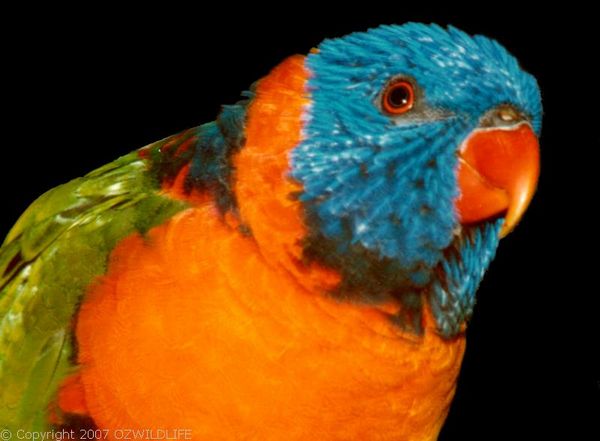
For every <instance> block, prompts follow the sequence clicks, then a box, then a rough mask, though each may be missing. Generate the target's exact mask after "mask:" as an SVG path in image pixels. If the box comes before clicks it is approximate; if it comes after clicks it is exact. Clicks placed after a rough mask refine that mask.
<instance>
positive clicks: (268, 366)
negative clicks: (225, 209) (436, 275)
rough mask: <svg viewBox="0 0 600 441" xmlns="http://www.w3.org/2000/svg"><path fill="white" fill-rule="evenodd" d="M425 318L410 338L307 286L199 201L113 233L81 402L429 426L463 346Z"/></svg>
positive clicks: (279, 433)
mask: <svg viewBox="0 0 600 441" xmlns="http://www.w3.org/2000/svg"><path fill="white" fill-rule="evenodd" d="M428 321H430V320H429V319H428ZM432 326H433V324H432V323H428V330H427V332H426V333H425V336H424V337H423V338H422V339H415V338H414V337H411V336H406V335H403V334H401V333H400V332H399V330H398V329H397V328H395V327H394V326H393V325H390V324H389V322H388V320H387V319H386V318H385V315H384V313H383V312H382V311H381V310H380V309H379V308H375V307H367V306H358V305H352V304H347V303H342V302H337V301H335V300H333V299H331V298H327V297H325V296H322V295H315V294H314V293H311V292H310V291H307V290H305V289H304V288H302V287H300V286H299V285H298V284H296V283H295V282H293V280H292V279H291V278H290V277H289V276H288V275H287V274H285V270H283V269H281V270H277V269H273V268H272V267H271V266H269V265H268V264H266V263H265V261H264V259H262V258H261V256H260V253H259V252H258V249H257V248H256V245H255V244H254V243H253V241H252V240H251V239H248V238H245V237H242V236H241V235H240V234H239V233H237V231H236V230H232V229H230V228H229V227H226V226H224V225H223V224H222V223H221V222H220V221H219V220H218V218H217V216H216V215H215V211H214V209H213V208H212V207H211V206H210V205H206V206H203V207H199V208H196V209H190V210H188V211H186V212H183V213H181V214H180V215H178V216H177V217H176V218H175V219H173V220H172V221H171V222H169V223H168V224H167V225H164V226H161V227H158V228H156V229H154V230H153V231H152V232H151V234H150V236H149V237H148V238H146V239H142V238H141V237H131V238H129V239H127V240H126V241H124V242H123V243H122V244H121V245H120V246H119V247H118V249H117V250H116V251H115V252H114V254H113V257H112V261H111V267H110V271H109V273H108V275H107V276H106V277H105V278H104V279H102V281H101V282H100V283H99V284H98V285H97V286H96V287H95V288H93V289H92V290H91V292H90V294H89V296H88V299H87V301H86V302H85V304H84V305H83V306H82V308H81V312H80V315H79V320H78V327H77V338H78V342H79V350H80V352H79V357H80V362H81V364H82V368H81V379H82V382H83V385H84V390H85V395H86V402H87V407H88V410H89V412H90V414H91V416H92V417H93V418H94V419H95V421H96V423H97V424H98V426H99V427H102V428H108V429H112V430H117V429H122V428H160V429H164V428H185V429H190V430H191V431H192V433H193V436H194V439H198V440H204V439H210V440H232V439H252V440H283V439H285V440H313V439H314V440H336V439H340V440H341V439H357V440H369V439H376V440H387V439H389V440H396V439H411V440H416V439H423V440H426V439H427V440H428V439H435V437H436V435H437V433H438V431H439V429H440V427H441V424H442V422H443V419H444V417H445V414H446V411H447V408H448V405H449V403H450V400H451V398H452V394H453V391H454V380H455V378H456V376H457V374H458V371H459V367H460V361H461V357H462V353H463V349H464V340H463V339H457V340H453V341H449V342H448V341H444V340H442V339H440V338H438V337H437V336H435V334H434V333H433V332H432V330H431V328H430V327H432Z"/></svg>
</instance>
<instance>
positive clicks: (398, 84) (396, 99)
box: [381, 80, 415, 115]
mask: <svg viewBox="0 0 600 441" xmlns="http://www.w3.org/2000/svg"><path fill="white" fill-rule="evenodd" d="M414 104H415V89H414V87H413V85H412V84H411V83H410V82H408V81H406V80H398V81H394V82H392V83H391V84H389V85H388V86H387V87H386V89H385V90H384V91H383V94H382V97H381V107H382V108H383V110H384V111H385V112H386V113H388V114H390V115H402V114H404V113H406V112H408V111H409V110H410V109H412V108H413V106H414Z"/></svg>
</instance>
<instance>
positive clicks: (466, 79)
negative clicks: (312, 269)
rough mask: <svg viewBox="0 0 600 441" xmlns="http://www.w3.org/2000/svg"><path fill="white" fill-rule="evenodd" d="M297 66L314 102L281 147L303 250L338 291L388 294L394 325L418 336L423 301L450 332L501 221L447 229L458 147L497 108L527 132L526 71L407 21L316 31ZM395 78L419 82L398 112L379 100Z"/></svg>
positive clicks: (467, 304)
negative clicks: (300, 219) (324, 35)
mask: <svg viewBox="0 0 600 441" xmlns="http://www.w3.org/2000/svg"><path fill="white" fill-rule="evenodd" d="M307 67H308V68H309V70H310V71H311V72H312V75H311V78H310V80H309V82H308V86H307V88H308V92H309V94H310V96H311V99H312V104H311V106H310V108H309V109H308V115H307V118H306V120H307V122H306V126H305V129H304V141H303V142H302V143H301V144H300V145H299V146H297V147H296V148H295V149H294V151H293V152H292V154H291V162H292V171H291V177H292V178H293V179H295V180H297V181H298V182H300V183H301V184H302V185H303V189H304V190H303V193H302V194H301V195H300V196H299V197H300V201H301V202H302V203H303V205H304V207H305V212H306V223H307V225H308V227H309V230H310V234H309V235H308V237H307V238H306V241H305V255H306V256H307V257H308V258H309V259H312V260H316V261H319V262H321V263H323V264H326V265H328V266H331V267H334V268H336V269H338V270H339V271H340V272H341V273H342V275H343V282H342V285H341V286H340V288H339V290H338V292H337V293H335V294H336V295H338V296H344V297H353V298H357V299H360V300H362V301H367V302H369V301H378V300H381V299H383V298H386V297H388V298H389V297H396V298H399V299H400V300H401V301H402V303H403V305H404V309H403V310H404V313H403V315H402V316H400V317H397V318H396V319H397V321H398V322H399V323H400V324H401V325H404V326H405V327H407V328H409V329H411V330H413V331H415V332H417V333H418V332H421V310H422V307H423V303H424V301H425V300H426V301H428V302H429V305H430V307H431V309H432V311H433V313H434V316H435V319H436V323H437V329H438V332H439V333H440V334H441V335H443V336H444V337H447V338H450V337H452V336H454V335H456V334H457V333H458V332H459V331H460V329H461V325H462V324H463V323H464V321H465V320H466V319H468V317H469V316H470V314H471V313H472V310H473V306H474V302H475V292H476V290H477V286H478V285H479V283H480V281H481V279H482V277H483V274H484V272H485V270H486V269H487V267H488V265H489V263H490V261H491V260H492V258H493V256H494V253H495V250H496V247H497V245H498V231H499V228H500V226H501V224H502V220H497V221H490V222H487V223H484V224H482V225H479V226H476V227H471V228H466V229H464V231H463V234H462V235H457V234H456V232H457V231H458V228H459V225H458V222H457V216H456V213H455V210H454V200H455V198H456V196H457V195H458V188H457V183H456V165H457V159H456V158H457V155H456V154H457V151H458V149H459V147H460V145H461V143H462V142H463V140H464V139H465V138H466V137H467V136H468V135H469V133H471V132H472V131H473V130H474V129H475V128H477V126H478V124H479V119H480V118H481V116H482V115H483V114H484V113H485V112H486V111H488V110H489V109H491V108H494V107H495V106H498V105H500V104H504V103H510V104H513V105H514V106H516V107H518V108H519V109H522V111H523V112H525V113H526V114H527V115H529V116H530V118H531V121H532V125H533V127H534V128H535V129H536V130H537V131H539V129H540V121H541V104H540V98H539V90H538V89H537V85H536V83H535V80H534V79H533V77H531V76H530V75H528V74H526V73H525V72H523V71H522V70H521V69H520V68H519V66H518V64H517V62H516V60H515V59H514V58H513V57H512V56H510V55H509V54H508V53H507V52H506V50H505V49H504V48H502V47H501V46H500V45H498V44H497V43H496V42H493V41H492V40H488V39H486V38H484V37H474V38H471V37H469V36H467V35H466V34H464V33H462V32H460V31H458V30H456V29H453V28H451V29H450V30H448V31H447V30H444V29H442V28H440V27H437V26H425V25H418V24H408V25H404V26H384V27H380V28H377V29H374V30H371V31H369V32H366V33H357V34H352V35H349V36H347V37H344V38H340V39H336V40H328V41H325V42H324V43H323V44H322V45H321V46H320V47H319V51H318V52H316V53H314V54H311V55H309V56H308V58H307ZM399 76H400V77H404V78H410V79H411V80H412V81H414V82H415V83H416V84H417V85H418V88H419V90H418V92H419V100H420V101H419V103H418V106H417V105H416V106H415V108H414V109H413V110H412V111H411V112H409V113H407V115H406V117H398V118H396V117H390V116H389V115H386V114H385V113H384V112H382V111H381V109H380V107H379V106H378V98H379V97H380V93H381V90H382V89H383V88H385V85H386V84H387V83H388V82H389V81H390V80H391V79H393V78H397V77H399Z"/></svg>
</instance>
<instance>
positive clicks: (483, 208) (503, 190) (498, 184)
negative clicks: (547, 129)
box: [455, 123, 540, 237]
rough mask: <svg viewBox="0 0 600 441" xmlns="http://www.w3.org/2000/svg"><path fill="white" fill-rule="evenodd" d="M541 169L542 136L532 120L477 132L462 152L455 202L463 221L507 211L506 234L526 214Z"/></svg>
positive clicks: (486, 217)
mask: <svg viewBox="0 0 600 441" xmlns="http://www.w3.org/2000/svg"><path fill="white" fill-rule="evenodd" d="M539 171H540V152H539V145H538V139H537V137H536V135H535V134H534V133H533V130H532V129H531V126H530V125H529V124H527V123H521V124H518V125H515V126H512V127H507V128H498V129H477V130H475V131H474V132H473V133H472V134H471V135H470V136H469V137H468V138H467V139H466V141H465V142H464V144H463V146H462V148H461V149H460V152H459V159H458V172H457V180H458V186H459V191H460V194H459V196H458V198H457V199H456V201H455V206H456V210H457V214H458V218H459V220H460V222H461V223H462V224H473V223H478V222H482V221H484V220H486V219H490V218H493V217H496V216H500V215H504V216H505V220H504V225H503V227H502V231H501V233H500V235H501V237H504V236H505V235H506V234H508V233H509V232H510V231H511V230H512V229H513V228H514V227H515V225H516V224H517V223H518V222H519V220H520V219H521V217H522V216H523V214H524V213H525V210H526V209H527V206H528V205H529V202H530V201H531V198H532V197H533V194H534V192H535V189H536V186H537V181H538V177H539Z"/></svg>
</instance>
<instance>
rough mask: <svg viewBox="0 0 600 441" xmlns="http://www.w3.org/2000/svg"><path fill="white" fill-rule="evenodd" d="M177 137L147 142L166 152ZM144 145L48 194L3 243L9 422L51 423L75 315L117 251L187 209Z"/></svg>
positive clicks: (1, 382) (4, 383)
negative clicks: (171, 193) (166, 192)
mask: <svg viewBox="0 0 600 441" xmlns="http://www.w3.org/2000/svg"><path fill="white" fill-rule="evenodd" d="M167 141H168V139H167V140H163V141H160V142H158V143H156V144H153V145H151V146H149V147H147V149H148V151H149V152H150V154H151V155H152V156H156V155H158V154H160V147H161V146H162V145H164V143H165V142H167ZM149 167H150V166H149V162H148V161H147V160H144V159H142V158H140V156H139V154H138V153H137V152H133V153H131V154H129V155H126V156H124V157H122V158H120V159H118V160H116V161H114V162H112V163H110V164H108V165H106V166H104V167H102V168H100V169H98V170H96V171H94V172H92V173H90V174H88V175H87V176H85V177H83V178H79V179H75V180H73V181H71V182H69V183H67V184H64V185H61V186H59V187H57V188H55V189H53V190H50V191H49V192H47V193H45V194H44V195H42V196H41V197H40V198H39V199H38V200H36V201H35V202H34V203H33V204H32V205H31V206H30V207H29V208H28V209H27V211H26V212H25V213H24V214H23V216H22V217H21V218H20V219H19V221H18V222H17V223H16V225H15V226H14V227H13V229H12V230H11V231H10V233H9V234H8V237H7V238H6V240H5V242H4V244H3V245H2V248H0V428H9V429H27V430H45V429H46V428H47V424H48V423H47V422H46V418H47V409H48V406H49V404H50V403H51V401H52V399H53V398H54V396H55V394H56V391H57V388H58V386H59V383H60V381H61V379H62V378H64V376H65V375H67V374H69V373H71V372H73V371H74V369H75V366H74V364H73V362H72V358H74V352H73V345H72V339H71V336H72V321H73V315H74V313H75V312H76V310H77V308H78V305H79V303H80V302H81V298H82V295H83V293H84V292H85V289H86V287H87V286H88V285H89V284H90V282H91V281H92V280H93V279H94V277H97V276H98V275H101V274H104V273H105V271H106V266H107V259H108V256H109V253H110V251H111V250H112V249H113V248H114V247H115V245H116V244H117V242H118V241H119V240H120V239H122V238H124V237H125V236H128V235H130V234H132V233H135V232H140V233H142V234H143V233H144V232H146V231H147V230H148V229H149V228H151V227H152V226H155V225H158V224H160V223H162V222H164V221H165V220H166V219H168V218H169V217H171V216H173V215H174V214H175V213H177V212H178V211H180V210H182V209H184V208H186V205H185V204H184V203H183V202H179V201H175V200H173V199H170V198H168V197H165V196H161V195H160V193H159V191H158V189H159V185H158V183H157V180H156V178H155V177H153V174H152V173H151V172H150V170H149Z"/></svg>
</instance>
